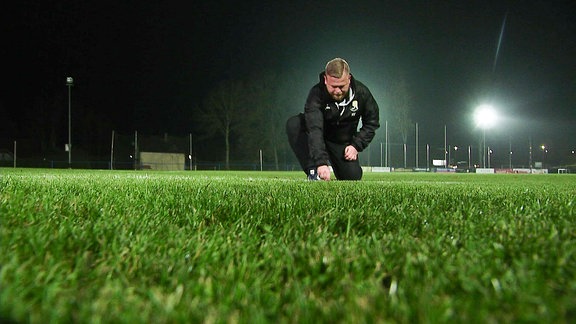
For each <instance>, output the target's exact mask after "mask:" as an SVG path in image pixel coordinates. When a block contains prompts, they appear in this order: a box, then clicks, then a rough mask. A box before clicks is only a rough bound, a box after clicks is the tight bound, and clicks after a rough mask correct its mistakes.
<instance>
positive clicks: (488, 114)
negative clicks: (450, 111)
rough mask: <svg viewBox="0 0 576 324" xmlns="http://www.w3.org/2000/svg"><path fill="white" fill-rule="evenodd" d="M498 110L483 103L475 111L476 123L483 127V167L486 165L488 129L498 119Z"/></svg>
mask: <svg viewBox="0 0 576 324" xmlns="http://www.w3.org/2000/svg"><path fill="white" fill-rule="evenodd" d="M497 118H498V117H497V115H496V111H495V110H494V108H493V107H492V106H491V105H481V106H479V107H478V108H476V111H475V112H474V119H475V120H476V125H477V126H478V127H480V128H482V167H483V168H485V167H486V155H487V154H488V152H487V151H486V130H487V129H488V128H490V127H492V126H494V124H495V123H496V120H497Z"/></svg>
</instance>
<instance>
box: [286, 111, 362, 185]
mask: <svg viewBox="0 0 576 324" xmlns="http://www.w3.org/2000/svg"><path fill="white" fill-rule="evenodd" d="M286 135H288V142H290V147H292V151H294V154H295V155H296V158H297V159H298V161H299V162H300V166H301V167H302V170H303V171H304V173H306V174H308V171H309V170H310V169H314V168H315V167H316V165H315V164H314V161H313V160H312V158H311V157H310V149H309V148H308V134H307V133H306V120H305V119H304V114H298V115H296V116H292V117H290V118H289V119H288V121H287V122H286ZM325 143H326V150H327V151H328V156H329V157H330V165H331V166H332V170H334V175H335V176H336V178H337V179H338V180H360V179H362V167H360V162H359V161H358V160H355V161H348V160H346V159H344V149H345V148H346V146H348V144H337V143H333V142H330V141H325Z"/></svg>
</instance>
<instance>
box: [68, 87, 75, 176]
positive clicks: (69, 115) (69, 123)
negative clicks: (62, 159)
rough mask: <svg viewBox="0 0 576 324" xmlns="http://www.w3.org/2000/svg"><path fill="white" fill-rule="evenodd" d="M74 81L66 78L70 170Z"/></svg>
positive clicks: (69, 164) (70, 164) (70, 160)
mask: <svg viewBox="0 0 576 324" xmlns="http://www.w3.org/2000/svg"><path fill="white" fill-rule="evenodd" d="M73 85H74V79H73V78H72V77H67V78H66V86H68V168H69V169H71V168H72V86H73Z"/></svg>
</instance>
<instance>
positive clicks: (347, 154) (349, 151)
mask: <svg viewBox="0 0 576 324" xmlns="http://www.w3.org/2000/svg"><path fill="white" fill-rule="evenodd" d="M344 158H345V159H346V160H348V161H356V159H358V150H356V148H355V147H354V146H352V145H348V146H346V148H345V149H344Z"/></svg>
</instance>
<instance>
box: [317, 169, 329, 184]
mask: <svg viewBox="0 0 576 324" xmlns="http://www.w3.org/2000/svg"><path fill="white" fill-rule="evenodd" d="M318 176H319V177H320V179H322V180H325V181H330V168H329V167H328V166H327V165H320V166H318Z"/></svg>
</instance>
